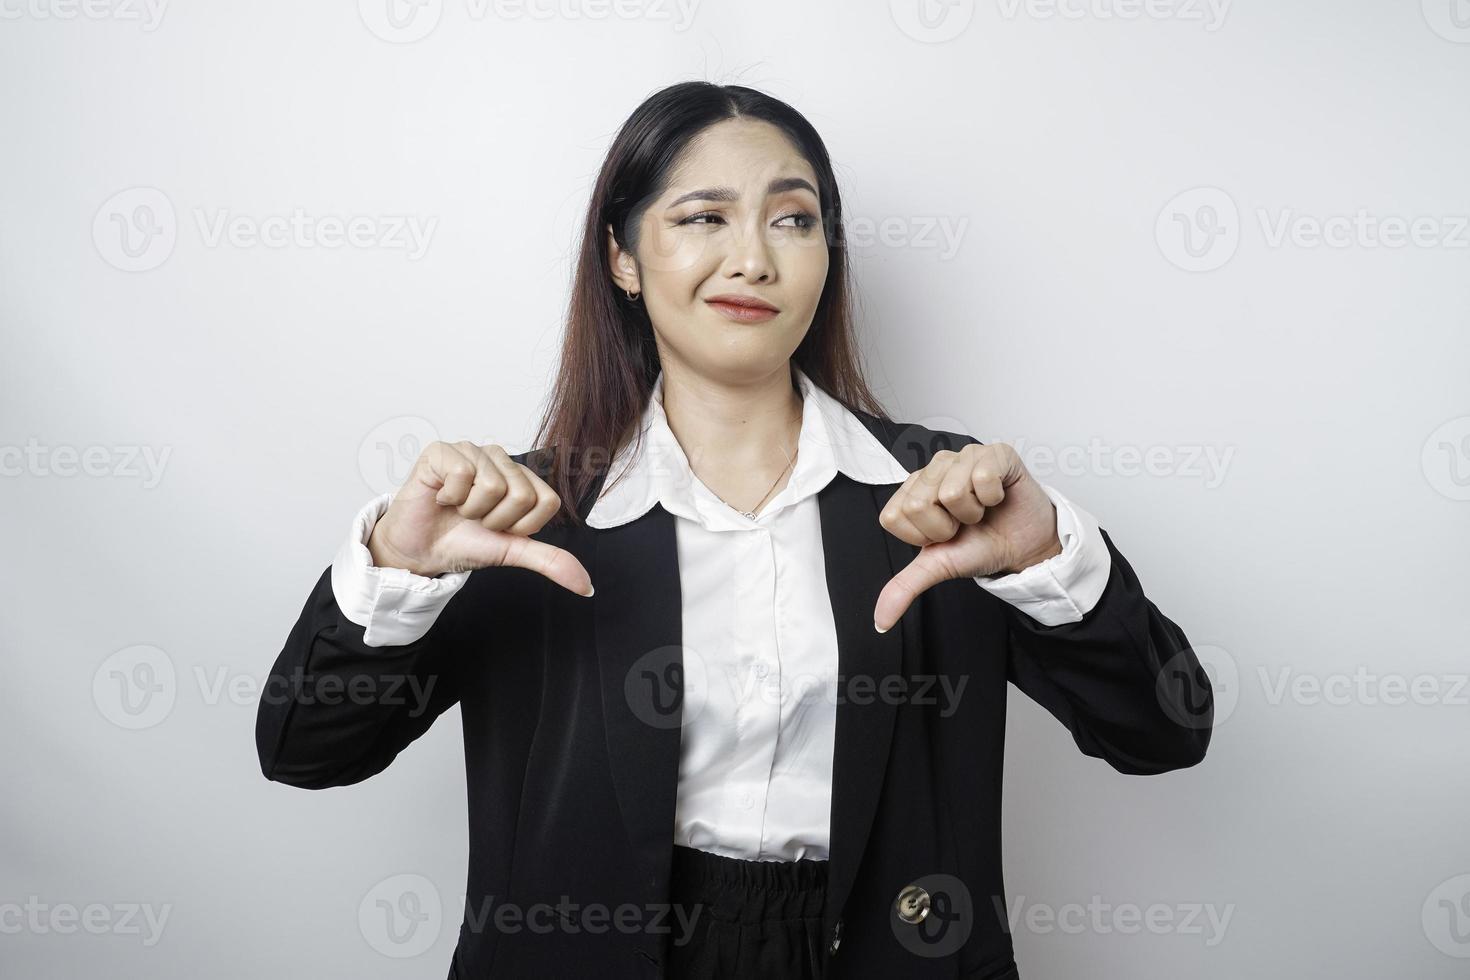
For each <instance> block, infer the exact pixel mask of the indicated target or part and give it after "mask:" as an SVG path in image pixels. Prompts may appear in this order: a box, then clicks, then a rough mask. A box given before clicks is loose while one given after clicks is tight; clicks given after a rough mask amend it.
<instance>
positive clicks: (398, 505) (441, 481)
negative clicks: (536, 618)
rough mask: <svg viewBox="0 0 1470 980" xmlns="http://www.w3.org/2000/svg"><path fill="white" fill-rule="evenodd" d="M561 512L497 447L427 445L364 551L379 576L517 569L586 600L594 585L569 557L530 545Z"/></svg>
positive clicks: (537, 481)
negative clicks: (385, 572)
mask: <svg viewBox="0 0 1470 980" xmlns="http://www.w3.org/2000/svg"><path fill="white" fill-rule="evenodd" d="M560 506H561V498H560V497H559V496H557V494H556V491H554V490H552V489H551V487H549V486H547V485H546V483H545V481H543V480H542V479H541V478H540V477H539V476H537V475H536V474H535V472H533V471H532V470H531V469H529V468H528V467H526V466H523V465H521V464H520V463H517V462H516V461H515V460H513V459H511V458H510V456H509V455H507V453H506V451H505V450H504V449H502V448H501V447H500V446H497V445H495V444H493V443H491V444H488V445H484V446H477V445H475V444H474V443H472V442H470V441H469V440H463V441H460V442H456V443H447V442H432V443H430V444H429V445H428V447H427V448H425V449H424V451H423V453H422V454H421V455H420V456H419V458H418V460H417V461H416V462H415V463H414V465H413V472H412V473H410V474H409V477H408V480H407V481H405V482H404V484H403V486H402V487H400V488H399V490H398V493H397V494H395V495H394V497H393V503H392V505H391V506H389V508H388V512H387V513H385V514H384V515H383V516H382V517H381V518H380V519H379V520H378V523H377V524H376V525H374V527H373V533H372V536H371V537H370V538H369V539H368V551H369V552H370V553H371V554H372V556H373V564H374V565H377V566H378V567H379V568H404V569H407V570H408V571H410V572H413V573H414V574H416V575H428V576H434V575H439V574H442V573H444V572H464V571H469V570H471V569H475V568H487V567H490V566H500V565H515V566H517V567H520V568H527V569H530V570H531V571H533V572H537V573H538V574H541V575H544V576H546V577H547V578H549V579H551V580H552V581H553V582H555V583H556V584H557V585H560V586H562V587H563V588H566V589H569V590H571V591H572V592H575V593H577V594H578V595H585V596H590V595H591V594H592V577H591V576H590V575H588V574H587V569H585V568H583V567H582V563H581V562H579V561H578V560H577V559H576V557H575V556H574V555H573V554H572V553H571V552H569V551H566V550H565V549H563V548H558V547H556V546H555V545H550V544H546V543H545V542H543V541H536V540H534V539H533V538H531V537H530V535H532V534H534V533H536V532H537V531H539V530H540V529H541V527H542V526H543V525H544V524H545V523H546V522H547V521H548V520H550V519H551V517H552V515H554V514H555V513H556V512H557V509H558V508H559V507H560Z"/></svg>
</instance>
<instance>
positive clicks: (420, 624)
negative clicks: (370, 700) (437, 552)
mask: <svg viewBox="0 0 1470 980" xmlns="http://www.w3.org/2000/svg"><path fill="white" fill-rule="evenodd" d="M392 502H393V494H392V493H385V494H383V495H382V496H380V497H377V498H376V499H374V500H372V501H370V502H369V503H367V504H366V505H365V506H364V507H363V508H362V510H360V511H358V512H357V517H356V519H354V520H353V522H352V531H351V532H350V533H349V534H348V535H347V540H345V541H343V542H342V546H341V547H340V548H339V549H338V550H337V555H336V557H335V558H334V559H333V560H332V595H333V596H334V597H335V598H336V600H337V606H338V608H340V609H341V610H342V615H344V616H346V617H347V618H348V619H349V620H351V621H352V622H354V623H356V624H357V625H358V626H361V627H363V628H364V629H365V630H366V632H364V633H363V636H362V642H363V643H364V644H366V645H367V646H370V647H388V646H403V645H405V644H408V643H413V642H414V641H415V640H418V639H420V638H421V637H423V635H424V634H425V633H427V632H429V629H430V628H431V627H432V626H433V625H434V621H435V620H436V619H438V618H439V613H440V612H442V611H443V609H444V607H445V606H446V605H447V604H448V603H449V600H450V599H452V598H454V594H455V593H456V592H458V591H459V590H460V587H461V586H463V585H464V583H465V581H466V580H468V579H469V577H470V573H469V572H445V573H444V574H443V575H436V576H434V577H433V578H429V577H427V576H424V575H415V574H414V573H413V572H410V571H409V570H408V569H406V568H378V567H377V566H376V565H374V564H373V557H372V552H370V551H368V548H367V543H368V539H369V538H371V537H372V533H373V526H374V525H375V524H377V523H378V518H380V517H382V516H383V515H384V514H385V513H387V511H388V505H389V504H391V503H392Z"/></svg>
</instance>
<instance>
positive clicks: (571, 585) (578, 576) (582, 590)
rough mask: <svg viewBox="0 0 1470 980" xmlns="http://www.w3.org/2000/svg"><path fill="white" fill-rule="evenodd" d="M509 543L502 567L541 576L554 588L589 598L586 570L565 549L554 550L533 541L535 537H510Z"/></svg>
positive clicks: (555, 547) (590, 583)
mask: <svg viewBox="0 0 1470 980" xmlns="http://www.w3.org/2000/svg"><path fill="white" fill-rule="evenodd" d="M514 538H515V540H514V541H512V542H511V543H510V544H509V545H507V546H506V549H505V558H504V559H503V560H502V562H501V564H502V565H514V566H515V567H517V568H525V569H529V570H530V571H533V572H535V573H537V574H538V575H544V576H546V577H547V578H549V579H551V580H552V581H553V582H555V583H556V584H557V585H560V586H561V587H562V588H564V589H567V590H568V591H571V592H575V593H577V595H582V596H590V595H591V594H592V576H591V575H588V574H587V569H585V568H583V567H582V563H581V562H580V561H578V560H577V556H576V555H573V554H572V553H571V552H570V551H567V550H566V549H565V548H558V547H557V546H556V545H554V544H547V543H546V542H545V541H537V540H536V539H535V538H528V537H524V536H523V535H519V534H517V535H514Z"/></svg>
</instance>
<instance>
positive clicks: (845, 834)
mask: <svg viewBox="0 0 1470 980" xmlns="http://www.w3.org/2000/svg"><path fill="white" fill-rule="evenodd" d="M899 486H900V484H893V485H885V486H870V485H868V484H864V483H858V482H856V481H854V480H852V479H850V478H849V477H847V476H846V475H844V474H842V473H839V474H837V476H836V477H834V478H833V480H832V482H831V483H829V484H828V485H827V486H826V487H825V488H824V489H822V490H821V491H820V492H819V493H818V494H817V502H818V504H819V505H820V507H821V514H822V550H823V552H824V560H825V564H826V569H827V592H828V594H829V595H830V597H831V600H832V619H833V621H834V622H835V623H836V626H837V674H838V692H837V732H836V738H835V744H834V747H833V759H832V816H831V858H830V863H829V865H828V868H827V908H826V916H825V926H826V928H825V934H826V935H828V936H830V935H831V933H832V927H833V926H834V924H835V923H836V921H837V918H838V916H839V914H840V913H841V911H842V906H843V904H844V903H845V902H846V901H847V896H848V893H849V892H850V891H851V890H852V885H853V882H854V880H856V878H857V872H858V866H859V864H860V863H861V861H862V856H863V851H864V850H865V849H866V848H867V843H868V836H869V832H870V831H871V829H872V826H873V816H874V813H875V812H876V810H877V807H878V797H879V794H880V793H881V792H882V789H883V773H884V771H885V770H886V769H887V768H888V752H889V746H890V744H891V743H892V740H893V725H894V719H895V717H896V716H897V712H898V705H897V704H896V703H894V702H893V700H892V699H884V698H881V697H879V696H878V694H877V692H878V691H880V690H881V688H882V684H883V679H884V678H886V677H893V676H897V675H898V674H899V673H900V671H901V670H902V667H903V659H904V658H903V649H904V644H905V642H909V643H913V642H915V641H916V639H917V633H916V632H915V629H916V627H915V626H914V617H913V616H912V615H910V614H909V613H905V614H904V617H903V618H902V619H900V620H899V623H898V625H897V626H895V627H894V628H893V629H890V630H889V631H888V632H887V633H879V632H878V631H877V630H875V629H873V607H874V606H875V605H876V604H877V602H878V593H879V592H881V591H882V590H883V586H884V585H886V584H887V583H888V580H889V579H891V578H892V577H893V575H894V573H895V572H896V571H897V570H898V569H899V568H902V567H903V566H904V565H905V564H907V563H908V561H909V559H910V558H911V557H912V554H913V551H914V550H915V549H914V548H913V547H912V546H911V545H908V544H905V543H904V542H903V541H900V540H899V539H898V538H896V537H894V536H893V535H892V534H889V533H888V531H886V530H885V529H884V528H883V526H882V525H881V524H879V523H878V514H879V512H880V511H881V510H882V508H883V504H885V503H887V501H888V498H889V497H890V496H892V494H893V493H894V492H895V491H896V490H897V489H898V487H899ZM900 627H902V628H900ZM854 682H856V683H857V685H858V686H857V687H855V688H854V687H851V685H853V684H854ZM885 701H886V703H885Z"/></svg>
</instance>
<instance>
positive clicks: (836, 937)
mask: <svg viewBox="0 0 1470 980" xmlns="http://www.w3.org/2000/svg"><path fill="white" fill-rule="evenodd" d="M841 945H842V920H841V919H838V920H837V924H836V925H834V926H833V927H832V941H831V942H830V943H828V944H827V952H829V953H831V954H832V955H833V956H836V955H837V947H838V946H841Z"/></svg>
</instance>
